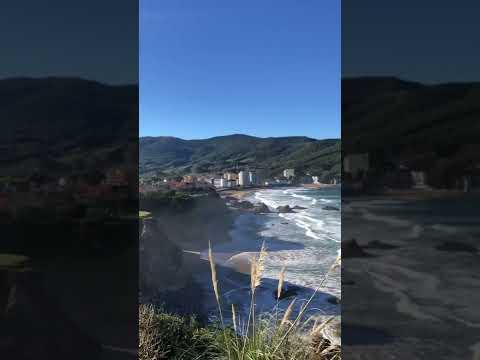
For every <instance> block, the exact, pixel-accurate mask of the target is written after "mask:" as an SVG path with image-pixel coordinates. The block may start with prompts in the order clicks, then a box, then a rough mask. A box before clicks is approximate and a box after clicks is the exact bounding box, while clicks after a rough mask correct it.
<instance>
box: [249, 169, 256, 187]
mask: <svg viewBox="0 0 480 360" xmlns="http://www.w3.org/2000/svg"><path fill="white" fill-rule="evenodd" d="M248 181H249V182H250V184H252V185H257V184H258V178H257V174H256V173H255V172H253V171H249V172H248Z"/></svg>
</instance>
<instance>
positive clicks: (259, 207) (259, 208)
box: [253, 203, 270, 214]
mask: <svg viewBox="0 0 480 360" xmlns="http://www.w3.org/2000/svg"><path fill="white" fill-rule="evenodd" d="M253 211H254V212H256V213H257V214H262V213H269V212H270V209H269V208H268V206H267V205H265V204H264V203H259V204H255V206H254V207H253Z"/></svg>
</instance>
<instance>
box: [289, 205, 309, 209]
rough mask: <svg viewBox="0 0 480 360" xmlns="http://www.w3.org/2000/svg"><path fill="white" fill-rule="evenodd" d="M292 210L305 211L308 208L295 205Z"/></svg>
mask: <svg viewBox="0 0 480 360" xmlns="http://www.w3.org/2000/svg"><path fill="white" fill-rule="evenodd" d="M292 209H294V210H305V209H308V208H306V207H303V206H298V205H295V206H294V207H293V208H292Z"/></svg>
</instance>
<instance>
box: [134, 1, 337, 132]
mask: <svg viewBox="0 0 480 360" xmlns="http://www.w3.org/2000/svg"><path fill="white" fill-rule="evenodd" d="M232 133H244V134H250V135H255V136H261V137H267V136H293V135H304V136H310V137H314V138H332V137H340V1H339V0H302V1H296V0H276V1H274V0H256V1H250V0H243V1H221V0H218V1H213V0H202V1H198V0H183V1H182V0H161V1H158V0H141V1H140V135H141V136H147V135H148V136H177V137H181V138H185V139H199V138H206V137H212V136H219V135H226V134H232Z"/></svg>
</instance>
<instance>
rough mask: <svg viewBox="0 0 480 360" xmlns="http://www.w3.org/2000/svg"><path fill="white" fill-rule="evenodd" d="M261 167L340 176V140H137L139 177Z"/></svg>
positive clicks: (272, 171) (232, 137)
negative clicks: (294, 169)
mask: <svg viewBox="0 0 480 360" xmlns="http://www.w3.org/2000/svg"><path fill="white" fill-rule="evenodd" d="M247 167H248V168H250V169H254V168H260V169H263V170H264V171H265V172H266V173H267V174H268V175H271V176H273V175H280V173H281V171H282V170H283V169H284V168H289V167H293V168H296V169H297V170H298V171H300V172H302V171H303V172H307V171H310V172H311V173H315V174H319V175H322V174H323V175H324V176H327V177H333V176H339V174H340V140H338V139H328V140H316V139H311V138H308V137H278V138H274V137H271V138H258V137H254V136H248V135H240V134H234V135H228V136H219V137H213V138H210V139H204V140H183V139H179V138H174V137H163V136H160V137H142V138H140V174H144V175H146V174H153V173H157V172H163V173H170V174H185V173H197V174H201V173H219V172H223V171H226V170H231V169H243V168H247Z"/></svg>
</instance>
